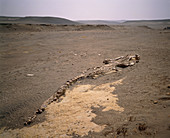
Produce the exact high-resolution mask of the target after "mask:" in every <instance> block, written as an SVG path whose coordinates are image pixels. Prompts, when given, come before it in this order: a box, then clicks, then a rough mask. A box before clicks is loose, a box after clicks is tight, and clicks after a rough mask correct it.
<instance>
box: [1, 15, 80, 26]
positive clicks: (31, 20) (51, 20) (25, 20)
mask: <svg viewBox="0 0 170 138" xmlns="http://www.w3.org/2000/svg"><path fill="white" fill-rule="evenodd" d="M0 23H22V24H59V25H64V24H66V25H74V24H79V23H78V22H74V21H71V20H68V19H64V18H58V17H35V16H29V17H5V16H0Z"/></svg>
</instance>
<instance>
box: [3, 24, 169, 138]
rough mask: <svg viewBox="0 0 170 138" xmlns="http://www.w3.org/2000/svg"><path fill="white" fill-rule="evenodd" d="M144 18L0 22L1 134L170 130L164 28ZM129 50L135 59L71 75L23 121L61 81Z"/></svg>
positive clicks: (155, 133) (164, 135)
mask: <svg viewBox="0 0 170 138" xmlns="http://www.w3.org/2000/svg"><path fill="white" fill-rule="evenodd" d="M149 25H150V24H148V26H147V24H145V25H139V24H137V25H135V23H132V24H130V25H126V24H122V25H81V24H77V25H47V24H41V25H40V24H39V25H38V24H1V25H0V76H1V77H0V137H5V138H6V137H84V138H91V137H94V138H103V137H109V138H112V137H134V138H136V137H148V138H150V137H156V138H168V137H170V30H168V29H164V28H163V27H162V26H163V25H162V24H161V25H159V24H158V25H157V26H156V25H154V27H153V28H152V26H149ZM155 26H156V27H155ZM164 27H167V26H166V24H165V25H164ZM128 54H129V55H134V54H139V55H140V61H139V63H137V64H135V65H134V66H132V67H127V68H119V69H118V71H117V72H113V73H111V74H105V75H102V76H99V77H98V78H94V79H90V78H89V79H83V80H81V81H78V82H76V83H75V84H74V85H72V86H71V87H70V88H69V89H68V90H67V91H66V94H65V95H64V96H62V97H60V100H59V101H56V102H55V101H54V102H53V103H51V104H49V105H48V106H47V109H46V110H45V111H44V112H43V113H41V114H40V115H37V117H36V118H35V119H34V121H33V122H32V123H31V124H30V125H27V126H24V122H25V121H26V120H28V118H29V117H30V116H33V114H34V112H35V111H36V110H37V109H38V108H39V107H40V106H41V105H42V104H43V102H44V101H46V100H47V99H48V98H49V97H50V96H51V95H53V94H54V93H55V92H56V90H57V89H58V88H59V87H60V86H61V85H63V84H64V83H65V82H66V81H67V80H70V79H71V78H73V77H75V76H77V75H80V74H81V73H82V72H83V71H84V70H87V69H88V68H94V67H97V66H102V65H103V60H104V59H114V58H116V57H120V56H125V55H128Z"/></svg>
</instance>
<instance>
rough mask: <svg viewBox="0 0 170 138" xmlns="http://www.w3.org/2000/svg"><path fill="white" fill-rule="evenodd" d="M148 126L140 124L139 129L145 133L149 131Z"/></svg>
mask: <svg viewBox="0 0 170 138" xmlns="http://www.w3.org/2000/svg"><path fill="white" fill-rule="evenodd" d="M147 127H148V126H147V125H146V124H141V123H139V126H138V129H139V131H144V130H146V129H147Z"/></svg>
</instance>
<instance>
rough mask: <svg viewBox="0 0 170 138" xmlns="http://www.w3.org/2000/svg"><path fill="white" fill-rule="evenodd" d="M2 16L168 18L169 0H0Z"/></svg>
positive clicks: (118, 18)
mask: <svg viewBox="0 0 170 138" xmlns="http://www.w3.org/2000/svg"><path fill="white" fill-rule="evenodd" d="M0 15H1V16H56V17H64V18H68V19H72V20H80V19H104V20H122V19H163V18H168V19H170V0H0Z"/></svg>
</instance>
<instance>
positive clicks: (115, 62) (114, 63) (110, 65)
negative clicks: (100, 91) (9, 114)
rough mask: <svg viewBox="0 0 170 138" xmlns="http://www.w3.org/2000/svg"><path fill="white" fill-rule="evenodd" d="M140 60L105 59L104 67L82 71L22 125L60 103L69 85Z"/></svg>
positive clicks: (114, 70)
mask: <svg viewBox="0 0 170 138" xmlns="http://www.w3.org/2000/svg"><path fill="white" fill-rule="evenodd" d="M139 60H140V56H139V55H138V54H136V55H133V56H129V55H127V56H121V57H117V58H115V59H105V60H104V61H103V63H104V64H105V65H103V66H100V67H99V66H97V67H92V68H88V69H87V70H85V71H83V73H82V74H80V75H79V76H76V77H74V78H73V79H70V80H68V81H66V82H65V83H64V84H63V85H62V86H61V87H60V88H59V89H58V90H57V91H56V92H55V93H54V94H53V95H52V96H51V97H50V98H49V99H47V100H46V101H45V102H44V103H43V104H42V105H41V107H40V108H39V109H37V111H36V112H35V113H34V115H33V116H32V117H29V118H28V120H27V121H26V122H25V123H24V125H30V124H31V123H32V121H33V120H34V119H35V118H36V116H37V115H38V114H41V113H42V112H44V111H45V108H46V107H47V106H48V105H49V104H51V103H52V102H54V101H56V102H60V97H61V96H64V95H65V92H66V90H67V89H69V87H70V86H71V85H73V84H74V83H76V82H77V81H80V80H82V79H85V78H92V79H94V78H97V77H98V76H100V75H105V74H109V73H112V72H117V71H118V69H117V67H119V68H126V67H129V66H133V65H135V64H136V63H138V62H139Z"/></svg>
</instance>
